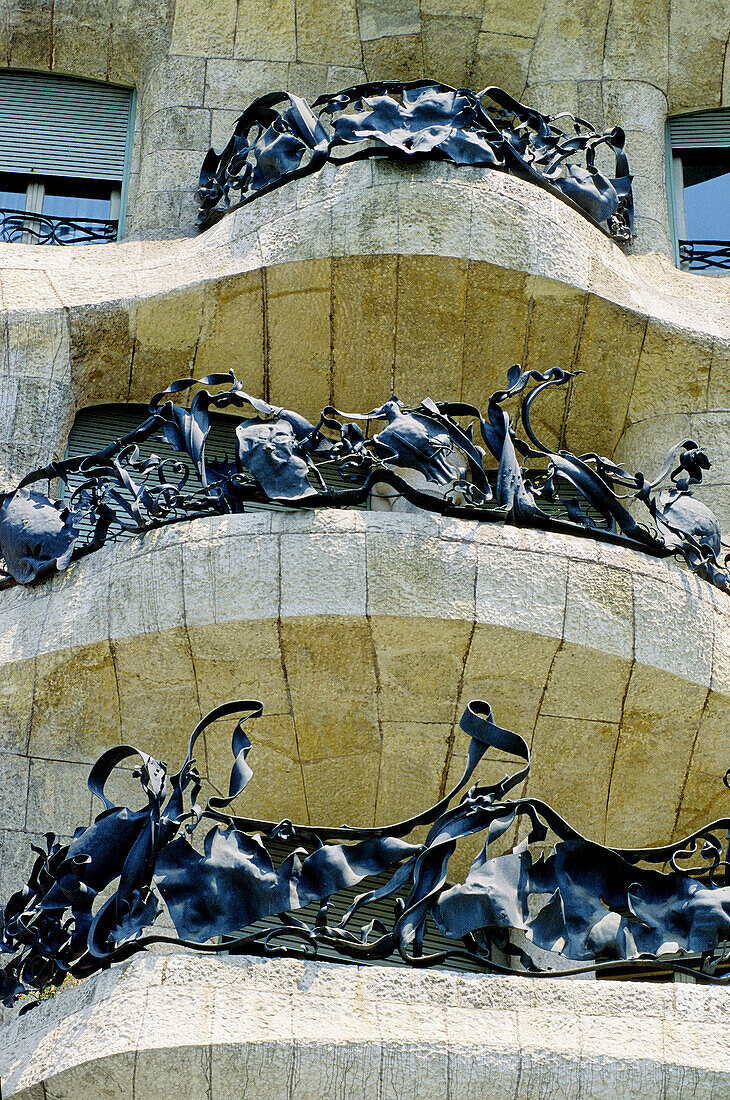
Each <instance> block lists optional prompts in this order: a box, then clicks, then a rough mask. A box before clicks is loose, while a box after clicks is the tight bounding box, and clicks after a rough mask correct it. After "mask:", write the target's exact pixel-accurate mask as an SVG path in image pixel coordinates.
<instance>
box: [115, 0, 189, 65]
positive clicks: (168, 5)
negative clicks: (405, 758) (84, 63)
mask: <svg viewBox="0 0 730 1100" xmlns="http://www.w3.org/2000/svg"><path fill="white" fill-rule="evenodd" d="M173 14H174V0H117V3H116V7H115V9H114V20H113V22H112V25H111V27H110V29H109V38H108V44H107V50H108V53H107V66H108V69H107V79H108V80H110V81H116V82H118V83H119V84H126V85H128V86H134V85H135V84H136V85H138V86H142V85H144V83H145V81H146V79H147V76H148V73H149V72H150V70H151V69H152V68H153V67H154V65H155V63H156V62H157V61H158V60H160V59H161V58H163V57H164V55H165V52H166V50H167V48H168V45H169V42H170V33H171V29H172V20H173Z"/></svg>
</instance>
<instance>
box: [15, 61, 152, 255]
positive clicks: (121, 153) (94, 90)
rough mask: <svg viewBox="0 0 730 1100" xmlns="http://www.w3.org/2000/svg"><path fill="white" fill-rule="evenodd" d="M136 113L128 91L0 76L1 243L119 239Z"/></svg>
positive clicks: (45, 77)
mask: <svg viewBox="0 0 730 1100" xmlns="http://www.w3.org/2000/svg"><path fill="white" fill-rule="evenodd" d="M133 111H134V93H133V92H132V90H131V89H129V88H118V87H115V86H113V85H109V84H100V83H96V82H94V81H90V80H77V79H72V78H70V77H60V76H55V75H52V74H48V73H27V72H19V71H14V70H8V69H5V70H0V240H3V241H15V242H22V243H25V244H89V243H92V242H94V241H110V240H116V239H117V238H118V236H120V235H121V233H120V226H123V219H124V207H125V200H126V181H127V178H128V176H129V150H130V144H131V130H132V123H133Z"/></svg>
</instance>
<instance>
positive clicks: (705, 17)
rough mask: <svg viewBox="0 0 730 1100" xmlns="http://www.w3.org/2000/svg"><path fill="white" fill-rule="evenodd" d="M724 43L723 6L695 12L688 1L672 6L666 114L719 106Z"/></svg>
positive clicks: (724, 17)
mask: <svg viewBox="0 0 730 1100" xmlns="http://www.w3.org/2000/svg"><path fill="white" fill-rule="evenodd" d="M726 44H727V12H726V11H725V10H724V5H722V4H716V5H715V4H713V5H705V6H704V7H702V8H701V9H697V8H696V7H695V6H694V5H693V4H691V3H690V2H689V0H682V2H680V3H678V4H672V5H671V7H670V15H669V90H668V99H669V113H670V114H680V113H682V112H684V111H698V110H699V111H701V110H707V109H708V108H711V107H719V106H720V103H721V101H720V97H721V94H722V76H723V58H724V55H725V47H726Z"/></svg>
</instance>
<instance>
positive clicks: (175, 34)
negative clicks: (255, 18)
mask: <svg viewBox="0 0 730 1100" xmlns="http://www.w3.org/2000/svg"><path fill="white" fill-rule="evenodd" d="M237 7H238V0H205V4H201V3H200V0H175V19H174V21H173V24H172V41H171V43H170V52H171V53H178V54H196V55H202V56H203V57H211V56H212V57H230V56H231V55H232V53H233V36H234V34H235V30H236V10H237Z"/></svg>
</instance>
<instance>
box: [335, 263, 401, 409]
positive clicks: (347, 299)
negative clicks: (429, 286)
mask: <svg viewBox="0 0 730 1100" xmlns="http://www.w3.org/2000/svg"><path fill="white" fill-rule="evenodd" d="M396 270H397V260H396V257H395V256H357V257H352V258H349V259H346V258H344V257H342V258H336V259H333V261H332V298H333V317H332V341H333V350H332V355H333V365H334V404H335V405H336V406H337V408H339V409H344V410H346V411H353V412H357V411H365V412H367V411H368V410H370V409H375V408H377V407H378V406H379V405H381V404H382V403H383V401H384V400H386V399H387V398H388V397H390V394H391V392H392V389H393V356H394V352H395V302H396V290H397V285H396Z"/></svg>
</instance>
